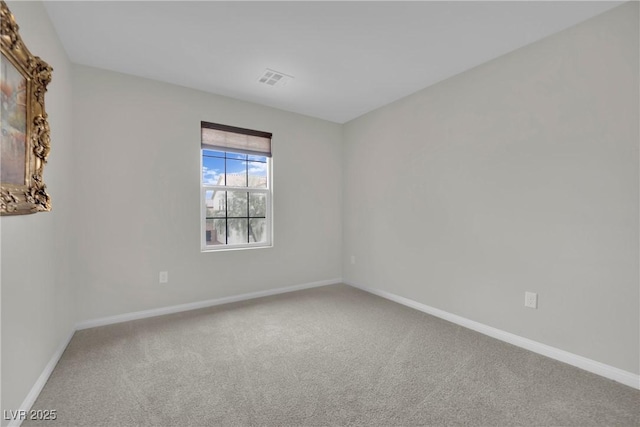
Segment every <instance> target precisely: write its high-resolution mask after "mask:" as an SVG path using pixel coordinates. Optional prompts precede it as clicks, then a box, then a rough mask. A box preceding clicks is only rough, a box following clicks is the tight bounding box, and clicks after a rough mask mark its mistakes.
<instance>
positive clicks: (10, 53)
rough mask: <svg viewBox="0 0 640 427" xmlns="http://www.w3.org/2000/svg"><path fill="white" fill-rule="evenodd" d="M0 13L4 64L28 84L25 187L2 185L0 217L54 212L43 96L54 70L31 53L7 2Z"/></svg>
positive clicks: (0, 190)
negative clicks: (46, 169) (45, 174)
mask: <svg viewBox="0 0 640 427" xmlns="http://www.w3.org/2000/svg"><path fill="white" fill-rule="evenodd" d="M0 12H1V16H0V47H1V51H2V56H1V60H2V61H3V62H4V61H8V62H9V63H10V64H11V65H12V66H13V67H14V68H15V69H16V70H18V72H19V73H20V74H21V75H22V77H23V78H24V79H25V80H26V92H25V95H26V126H25V131H24V145H25V156H24V160H25V168H24V170H25V179H24V184H23V185H19V184H16V183H7V182H0V187H1V188H0V215H22V214H30V213H35V212H46V211H50V210H51V197H50V196H49V194H47V191H46V185H45V184H44V180H43V168H44V165H45V163H47V156H48V155H49V150H50V130H49V123H48V120H47V113H46V111H45V108H44V95H45V93H46V91H47V85H48V84H49V82H51V73H52V71H53V69H52V68H51V67H50V66H49V65H48V64H47V63H46V62H44V61H43V60H42V59H40V58H39V57H37V56H33V55H32V54H31V53H30V52H29V49H27V47H26V46H25V44H24V42H23V41H22V38H21V37H20V34H19V33H18V29H19V27H18V24H17V23H16V20H15V18H14V16H13V14H12V13H11V11H9V8H8V7H7V5H6V3H5V2H4V1H0ZM0 138H2V139H3V140H2V141H1V142H0V143H1V144H4V143H6V141H7V140H8V139H5V138H8V137H6V135H5V129H4V121H3V129H2V135H0ZM20 164H21V162H20Z"/></svg>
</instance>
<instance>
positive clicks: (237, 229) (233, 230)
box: [227, 218, 248, 245]
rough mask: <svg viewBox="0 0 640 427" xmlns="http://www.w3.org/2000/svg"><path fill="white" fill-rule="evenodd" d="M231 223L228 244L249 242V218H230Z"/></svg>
mask: <svg viewBox="0 0 640 427" xmlns="http://www.w3.org/2000/svg"><path fill="white" fill-rule="evenodd" d="M228 223H229V236H228V239H227V242H228V244H230V245H233V244H238V243H247V242H248V240H247V238H248V237H247V236H248V230H247V229H248V220H247V219H246V218H244V219H238V218H235V219H230V220H228Z"/></svg>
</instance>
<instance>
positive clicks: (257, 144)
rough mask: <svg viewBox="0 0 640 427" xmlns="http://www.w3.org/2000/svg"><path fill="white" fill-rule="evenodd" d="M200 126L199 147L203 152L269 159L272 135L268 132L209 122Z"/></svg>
mask: <svg viewBox="0 0 640 427" xmlns="http://www.w3.org/2000/svg"><path fill="white" fill-rule="evenodd" d="M200 124H201V128H202V141H201V146H202V148H203V149H205V150H216V151H235V152H237V153H244V154H253V155H256V156H267V157H271V136H272V134H270V133H269V132H261V131H257V130H251V129H243V128H237V127H233V126H227V125H219V124H217V123H209V122H200Z"/></svg>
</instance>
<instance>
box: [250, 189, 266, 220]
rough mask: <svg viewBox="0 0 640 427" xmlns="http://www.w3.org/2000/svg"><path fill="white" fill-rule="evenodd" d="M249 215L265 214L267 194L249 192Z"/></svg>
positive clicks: (262, 215) (263, 215)
mask: <svg viewBox="0 0 640 427" xmlns="http://www.w3.org/2000/svg"><path fill="white" fill-rule="evenodd" d="M249 216H250V217H256V216H261V217H265V216H267V195H266V194H261V193H249Z"/></svg>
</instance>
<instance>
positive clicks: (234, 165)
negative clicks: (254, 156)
mask: <svg viewBox="0 0 640 427" xmlns="http://www.w3.org/2000/svg"><path fill="white" fill-rule="evenodd" d="M227 185H229V186H233V187H246V186H247V162H245V161H244V160H230V159H227Z"/></svg>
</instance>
